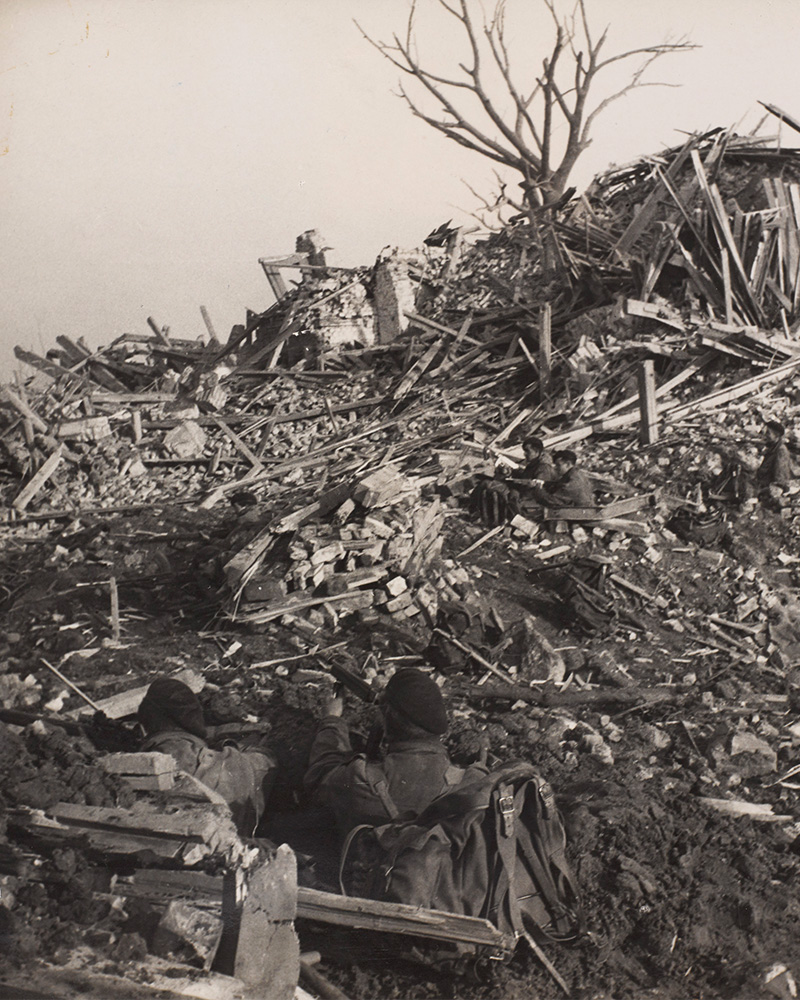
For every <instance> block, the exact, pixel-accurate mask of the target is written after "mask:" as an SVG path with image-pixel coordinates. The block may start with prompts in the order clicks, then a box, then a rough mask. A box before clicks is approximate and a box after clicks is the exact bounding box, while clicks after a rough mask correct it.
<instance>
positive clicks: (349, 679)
mask: <svg viewBox="0 0 800 1000" xmlns="http://www.w3.org/2000/svg"><path fill="white" fill-rule="evenodd" d="M318 659H319V658H318ZM319 662H320V663H322V664H323V666H325V667H327V668H328V670H330V672H331V674H332V676H333V678H334V680H335V681H336V683H337V684H342V685H343V686H344V687H346V688H347V689H348V690H349V691H352V692H353V694H354V695H356V696H357V697H358V698H360V699H361V700H362V701H364V702H366V703H367V704H368V705H374V704H376V703H377V701H378V693H377V691H374V690H373V689H372V687H371V686H370V684H369V683H368V682H367V681H365V680H364V678H363V677H359V676H358V674H354V673H353V671H352V670H348V668H347V667H343V666H342V665H341V664H340V663H325V661H324V660H321V659H320V660H319ZM353 735H354V734H353V733H351V734H350V736H351V740H352V738H353ZM383 735H384V733H383V720H382V719H379V720H377V721H376V722H375V723H374V724H373V725H372V727H371V728H370V731H369V735H368V736H367V738H366V740H365V741H364V753H366V755H367V757H369V758H370V760H377V759H378V757H379V756H380V747H381V743H382V742H383ZM359 738H360V739H362V740H363V736H360V737H359Z"/></svg>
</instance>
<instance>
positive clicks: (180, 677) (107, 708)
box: [66, 508, 206, 719]
mask: <svg viewBox="0 0 800 1000" xmlns="http://www.w3.org/2000/svg"><path fill="white" fill-rule="evenodd" d="M145 509H146V508H145ZM170 676H171V677H172V678H173V679H174V680H176V681H182V682H183V683H184V684H186V686H187V687H189V688H191V689H192V691H194V693H195V694H197V693H198V692H199V691H202V690H203V688H204V687H205V685H206V682H205V679H204V678H203V677H201V676H200V675H199V674H197V673H195V672H194V670H191V669H189V668H187V669H185V670H179V671H178V672H177V673H175V674H171V675H170ZM149 686H150V685H149V684H145V685H143V686H141V687H135V688H130V690H128V691H123V692H122V693H121V694H115V695H112V696H111V697H110V698H101V699H100V700H99V701H98V702H96V705H97V707H98V709H99V710H100V711H101V712H103V713H104V714H105V715H106V716H107V717H108V718H109V719H124V718H125V716H128V715H134V714H135V713H136V710H137V709H138V708H139V704H140V703H141V700H142V698H144V696H145V695H146V694H147V689H148V687H149ZM90 711H92V709H91V708H89V706H88V705H82V706H81V707H80V708H76V709H74V710H73V711H71V712H67V713H66V714H67V716H68V717H70V718H77V717H78V716H80V715H85V714H86V713H87V712H90Z"/></svg>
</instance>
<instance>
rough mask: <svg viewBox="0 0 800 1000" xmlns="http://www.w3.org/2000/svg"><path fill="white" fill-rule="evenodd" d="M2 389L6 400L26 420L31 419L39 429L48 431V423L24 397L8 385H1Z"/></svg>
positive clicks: (43, 432)
mask: <svg viewBox="0 0 800 1000" xmlns="http://www.w3.org/2000/svg"><path fill="white" fill-rule="evenodd" d="M0 391H2V394H3V396H5V398H6V400H7V401H8V402H9V403H10V404H11V405H12V406H13V407H14V409H15V410H16V411H17V413H19V414H21V415H22V416H23V417H25V419H26V420H30V422H31V423H32V424H33V426H34V427H35V428H36V430H37V431H40V432H41V433H42V434H46V433H47V424H46V423H45V422H44V420H42V418H41V417H40V416H39V414H38V413H37V412H36V411H35V410H34V409H32V408H31V407H30V406H29V405H28V404H27V403H26V402H25V401H24V400H23V399H21V398H20V397H19V396H17V394H16V393H14V392H12V391H11V389H10V388H9V387H8V386H7V385H4V386H0Z"/></svg>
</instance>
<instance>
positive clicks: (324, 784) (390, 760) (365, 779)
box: [305, 667, 486, 836]
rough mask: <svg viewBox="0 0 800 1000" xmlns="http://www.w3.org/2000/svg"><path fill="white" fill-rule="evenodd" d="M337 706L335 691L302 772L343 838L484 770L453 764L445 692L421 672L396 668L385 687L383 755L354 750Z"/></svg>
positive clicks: (406, 813)
mask: <svg viewBox="0 0 800 1000" xmlns="http://www.w3.org/2000/svg"><path fill="white" fill-rule="evenodd" d="M342 710H343V700H342V698H341V697H337V698H332V699H331V700H330V701H329V703H328V706H327V712H326V715H325V717H324V718H323V720H322V722H321V723H320V727H319V730H318V732H317V735H316V738H315V739H314V743H313V745H312V747H311V756H310V760H309V767H308V771H307V772H306V777H305V784H306V787H307V788H308V789H309V791H311V793H312V795H313V797H314V798H315V799H316V800H317V802H318V803H319V804H320V805H325V806H327V807H328V808H330V809H331V810H332V811H333V813H334V815H335V817H336V823H337V826H338V828H339V833H340V834H341V835H342V836H345V835H346V834H347V833H348V832H349V831H350V830H352V829H353V828H354V827H356V826H358V825H360V824H362V823H368V824H372V825H376V826H377V825H380V824H382V823H387V822H389V821H390V820H394V819H412V818H415V817H416V816H418V815H419V814H420V813H421V812H422V811H423V810H424V809H425V808H426V807H427V806H428V805H429V804H430V803H431V802H432V801H433V800H434V799H435V798H436V797H437V796H438V795H441V794H442V793H443V792H446V791H448V790H450V789H451V788H453V787H454V786H456V785H458V784H460V783H461V782H462V781H464V780H465V779H466V778H468V777H470V776H471V775H473V774H485V773H486V769H485V768H484V767H483V766H482V765H480V764H474V765H472V766H471V767H470V768H469V769H467V770H466V771H465V770H463V769H461V768H459V767H456V766H455V765H453V764H452V763H451V761H450V757H449V754H448V752H447V750H446V748H445V746H444V745H443V743H442V736H443V735H444V734H445V733H446V732H447V729H448V720H447V711H446V708H445V703H444V698H443V697H442V693H441V691H440V690H439V688H438V686H437V685H436V684H435V683H434V681H433V680H432V679H431V678H430V677H429V676H428V675H427V674H425V673H423V671H421V670H416V669H414V668H412V667H408V668H405V669H401V670H398V671H397V672H396V673H395V674H393V675H392V677H391V679H390V680H389V683H388V684H387V685H386V689H385V691H384V693H383V695H382V698H381V701H380V711H381V714H382V717H383V726H384V738H385V748H386V752H385V755H384V757H383V759H382V760H372V759H370V758H369V757H367V755H366V754H357V753H354V751H353V748H352V746H351V743H350V736H349V729H348V725H347V723H346V722H345V720H344V719H343V718H342Z"/></svg>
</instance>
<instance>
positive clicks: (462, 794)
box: [339, 763, 584, 961]
mask: <svg viewBox="0 0 800 1000" xmlns="http://www.w3.org/2000/svg"><path fill="white" fill-rule="evenodd" d="M565 846H566V834H565V831H564V825H563V822H562V819H561V814H560V813H559V811H558V808H557V806H556V803H555V797H554V794H553V790H552V788H551V786H550V785H549V784H548V783H547V782H546V781H545V780H544V779H543V778H542V777H541V776H540V775H539V774H538V772H537V771H536V770H535V768H533V767H532V766H531V765H529V764H525V763H515V764H509V765H507V766H506V767H504V768H502V769H500V770H498V771H494V772H492V773H491V774H487V775H485V776H480V777H477V778H475V779H474V780H468V781H466V782H464V783H462V784H461V785H459V786H457V787H456V788H454V789H452V790H450V791H447V792H444V793H443V794H442V795H440V796H439V797H438V798H436V799H434V801H433V802H432V803H431V804H430V805H429V806H428V807H427V808H426V809H425V810H424V811H423V812H422V813H420V815H419V816H418V817H417V818H416V819H412V820H407V821H396V822H393V823H387V824H385V825H383V826H379V827H373V826H359V827H356V828H355V829H354V830H352V831H351V832H350V834H349V836H348V837H347V840H346V841H345V844H344V847H343V849H342V856H341V862H340V867H339V881H340V886H341V890H342V893H343V894H344V895H345V896H346V895H357V896H361V897H367V898H370V899H379V900H383V901H386V902H395V903H407V904H410V905H413V906H422V907H426V908H430V909H436V910H445V911H447V912H450V913H457V914H464V915H467V916H473V917H482V918H484V919H487V920H489V921H491V923H492V924H494V926H495V927H496V928H497V929H498V930H499V931H500V932H501V933H503V934H504V935H506V936H507V937H508V939H509V940H510V941H512V942H514V943H516V941H517V939H518V938H519V937H521V936H526V937H528V938H533V939H537V938H538V939H539V940H542V939H546V940H550V941H570V940H573V939H575V938H577V937H578V936H580V935H582V934H583V933H584V920H583V915H582V912H581V906H580V898H579V893H578V888H577V884H576V881H575V878H574V876H573V874H572V871H571V869H570V866H569V863H568V861H567V858H566V854H565ZM475 951H476V946H473V945H466V944H463V943H462V944H458V945H457V946H456V952H457V953H458V955H459V956H464V955H469V954H471V953H474V952H475ZM511 951H512V952H513V945H512V946H511ZM438 955H439V956H441V957H442V958H443V960H445V961H447V960H448V959H451V958H452V955H453V951H452V949H451V950H450V951H449V952H447V951H443V950H440V951H439V953H438ZM436 957H438V956H434V961H435V959H436ZM430 958H431V955H430V954H429V956H428V960H430Z"/></svg>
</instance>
